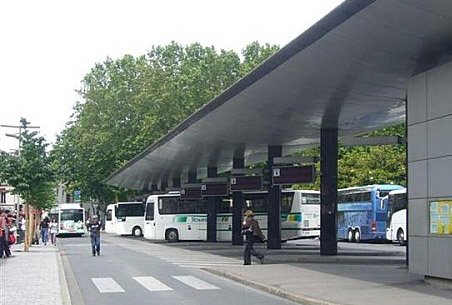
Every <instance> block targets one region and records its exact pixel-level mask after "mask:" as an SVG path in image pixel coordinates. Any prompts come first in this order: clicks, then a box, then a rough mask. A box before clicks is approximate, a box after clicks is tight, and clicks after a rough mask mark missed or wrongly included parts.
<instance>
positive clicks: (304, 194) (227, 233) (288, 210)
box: [143, 190, 320, 242]
mask: <svg viewBox="0 0 452 305" xmlns="http://www.w3.org/2000/svg"><path fill="white" fill-rule="evenodd" d="M244 195H245V209H252V210H253V211H254V214H255V218H256V219H257V220H258V221H259V223H260V226H261V228H262V230H263V231H264V233H265V232H266V231H267V213H266V211H267V192H265V191H262V192H249V193H245V194H244ZM206 207H207V202H206V201H205V200H184V199H181V198H180V194H179V193H178V192H170V193H168V194H161V195H151V196H149V197H148V198H147V200H146V207H145V223H144V232H143V234H144V237H145V238H147V239H157V240H168V241H170V242H175V241H178V240H206V238H207V213H206ZM231 210H232V200H231V199H229V198H224V199H223V201H222V202H221V204H220V206H219V207H218V212H217V240H218V241H230V240H231V239H232V213H231ZM266 235H267V234H266ZM319 236H320V193H319V192H318V191H301V190H295V191H294V190H283V191H282V193H281V239H282V240H289V239H298V238H314V237H319Z"/></svg>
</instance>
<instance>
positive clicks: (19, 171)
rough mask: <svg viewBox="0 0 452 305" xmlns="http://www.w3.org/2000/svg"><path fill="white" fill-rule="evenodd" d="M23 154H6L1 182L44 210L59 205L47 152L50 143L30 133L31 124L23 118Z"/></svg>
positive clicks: (1, 170)
mask: <svg viewBox="0 0 452 305" xmlns="http://www.w3.org/2000/svg"><path fill="white" fill-rule="evenodd" d="M21 124H22V128H21V130H22V131H21V133H20V142H21V148H20V154H19V155H9V154H2V156H1V159H2V162H1V163H2V166H1V168H0V172H1V174H0V176H1V180H2V181H4V182H6V183H7V184H8V185H10V186H12V187H13V188H14V191H13V193H14V194H17V195H19V196H20V197H21V198H22V199H23V200H24V201H25V202H26V203H28V204H30V205H32V206H34V207H36V208H40V209H47V208H50V207H51V206H52V205H53V204H54V202H55V195H56V194H55V184H54V179H53V178H54V175H53V171H52V169H51V167H50V159H49V157H48V154H47V152H46V147H47V144H46V143H45V139H44V138H43V137H37V136H36V132H29V130H28V129H27V125H28V122H27V121H26V120H25V119H21Z"/></svg>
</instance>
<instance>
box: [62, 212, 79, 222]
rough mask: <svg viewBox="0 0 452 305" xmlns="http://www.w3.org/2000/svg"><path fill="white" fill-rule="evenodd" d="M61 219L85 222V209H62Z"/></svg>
mask: <svg viewBox="0 0 452 305" xmlns="http://www.w3.org/2000/svg"><path fill="white" fill-rule="evenodd" d="M60 220H62V221H63V220H73V221H75V222H78V221H82V222H83V210H82V209H71V210H61V215H60Z"/></svg>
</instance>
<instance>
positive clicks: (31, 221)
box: [24, 204, 36, 251]
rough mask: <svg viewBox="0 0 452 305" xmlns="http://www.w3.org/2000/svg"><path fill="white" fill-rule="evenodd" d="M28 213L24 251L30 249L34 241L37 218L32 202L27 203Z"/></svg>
mask: <svg viewBox="0 0 452 305" xmlns="http://www.w3.org/2000/svg"><path fill="white" fill-rule="evenodd" d="M25 211H26V215H27V217H28V219H27V222H26V226H27V227H26V230H25V240H24V251H28V250H29V249H30V246H31V244H32V241H33V236H34V234H35V228H36V219H35V215H34V211H35V209H34V208H33V206H31V205H30V204H26V205H25Z"/></svg>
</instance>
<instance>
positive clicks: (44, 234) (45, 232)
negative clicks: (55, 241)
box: [39, 216, 50, 246]
mask: <svg viewBox="0 0 452 305" xmlns="http://www.w3.org/2000/svg"><path fill="white" fill-rule="evenodd" d="M49 223H50V221H49V217H47V216H46V217H44V219H43V220H41V223H40V224H39V229H41V238H42V242H43V243H44V246H45V245H47V241H48V240H49Z"/></svg>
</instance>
